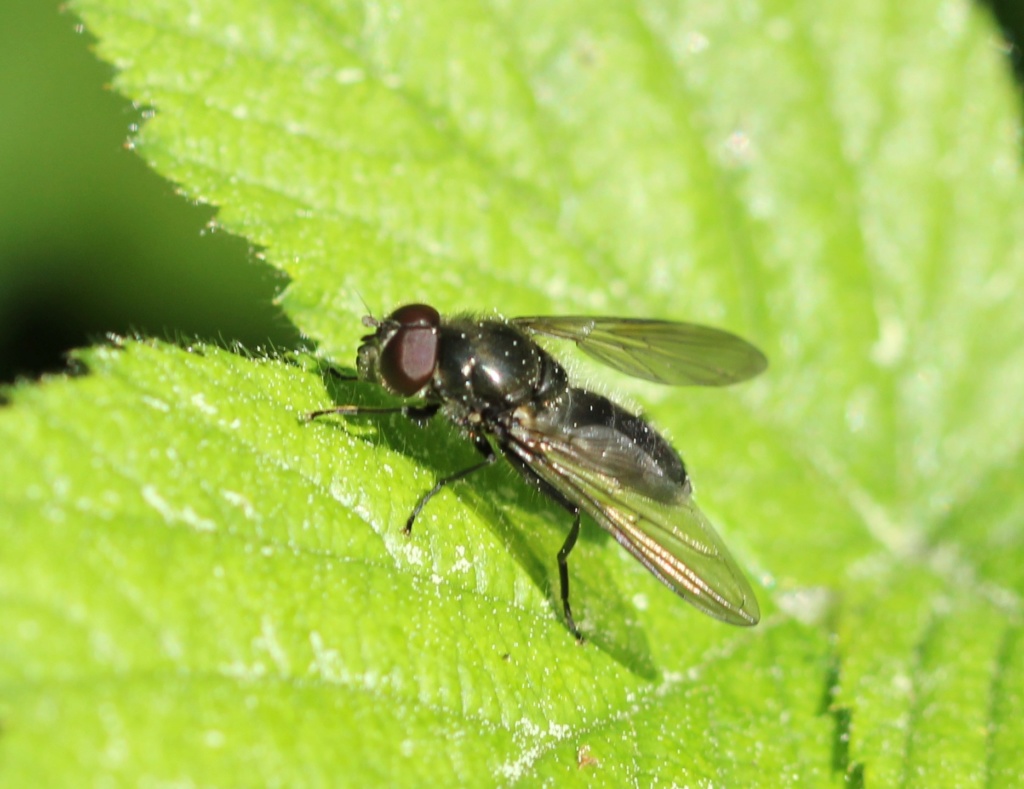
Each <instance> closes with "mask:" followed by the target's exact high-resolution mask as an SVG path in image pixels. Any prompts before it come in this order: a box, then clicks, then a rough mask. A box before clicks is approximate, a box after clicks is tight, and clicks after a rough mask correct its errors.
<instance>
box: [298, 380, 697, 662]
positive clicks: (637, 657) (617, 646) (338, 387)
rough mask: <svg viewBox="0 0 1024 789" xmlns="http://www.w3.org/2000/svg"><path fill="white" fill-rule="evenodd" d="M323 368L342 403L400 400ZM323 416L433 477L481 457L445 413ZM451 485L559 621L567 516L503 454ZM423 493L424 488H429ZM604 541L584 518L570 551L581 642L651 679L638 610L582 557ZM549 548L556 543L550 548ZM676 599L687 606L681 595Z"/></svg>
mask: <svg viewBox="0 0 1024 789" xmlns="http://www.w3.org/2000/svg"><path fill="white" fill-rule="evenodd" d="M321 372H322V373H323V374H324V379H325V383H326V386H327V390H328V392H329V393H330V397H331V399H332V400H333V401H334V402H335V403H337V404H339V405H359V406H367V407H382V406H392V405H396V404H401V401H396V400H395V399H394V398H391V397H389V396H388V395H387V394H386V393H384V392H383V391H382V390H381V389H380V388H379V387H376V386H373V385H372V384H367V383H364V382H358V381H352V380H345V379H344V378H342V377H340V376H345V375H351V374H353V371H351V370H343V371H339V372H338V373H337V374H336V373H335V371H334V368H331V367H329V366H328V365H326V364H324V365H323V366H322V369H321ZM318 421H321V420H318ZM322 421H323V422H324V423H325V424H330V425H331V426H332V427H335V428H336V429H338V430H343V431H345V432H347V433H349V434H351V435H354V436H357V437H358V438H360V439H362V440H365V441H367V442H369V443H372V444H374V445H379V446H384V447H387V448H388V449H390V450H392V451H394V452H399V453H401V454H403V455H405V456H407V457H409V458H411V459H412V460H414V461H416V463H418V464H420V465H422V466H424V467H425V468H427V469H429V470H430V472H431V473H432V474H433V475H434V477H436V478H440V477H444V476H447V475H449V474H452V473H453V472H456V471H459V470H460V469H464V468H467V467H469V466H472V465H474V464H475V463H478V462H479V460H480V456H479V454H478V453H477V452H476V451H475V450H474V448H473V445H472V443H471V442H470V441H469V440H468V439H466V438H465V437H463V436H462V435H460V433H459V431H458V429H456V428H455V427H454V426H453V425H452V424H451V423H449V422H448V421H447V420H446V419H445V418H444V417H443V416H436V417H434V418H433V419H430V420H429V421H427V422H425V423H423V424H418V423H417V422H415V421H414V420H412V419H410V418H409V417H406V416H403V415H402V414H400V413H398V414H367V415H360V416H327V417H323V418H322ZM448 490H449V492H450V494H453V495H455V496H456V497H458V499H459V501H460V502H461V503H462V505H463V506H465V507H467V508H468V509H471V510H472V511H474V512H475V513H476V514H477V515H478V516H479V517H480V519H481V520H483V521H485V522H486V523H488V524H490V525H491V528H492V529H493V531H494V532H495V533H496V534H497V536H498V538H499V539H500V541H501V542H502V544H503V545H504V546H505V548H506V550H508V552H509V553H510V554H512V556H513V557H514V558H515V560H516V561H517V562H518V563H519V565H520V566H521V567H522V568H523V569H524V570H525V571H526V573H527V574H528V575H529V576H530V579H531V580H532V581H533V583H534V584H536V586H537V587H538V588H539V589H542V590H544V593H545V595H546V596H547V598H548V600H549V601H550V605H551V608H552V611H553V612H554V613H555V615H556V616H557V617H558V619H559V620H560V621H561V620H562V604H561V600H560V598H559V582H558V564H557V559H556V554H557V550H558V547H559V546H560V544H561V540H562V539H564V537H565V535H567V534H568V533H569V529H570V527H571V526H572V519H571V516H569V515H568V513H566V512H565V510H564V509H562V508H561V507H560V506H559V505H558V504H556V503H555V502H553V501H549V500H548V499H547V498H545V497H544V496H543V495H542V494H541V493H540V492H538V491H537V490H535V489H534V488H533V487H532V486H530V485H529V484H528V483H527V482H526V481H525V480H524V479H523V478H522V477H521V476H520V474H519V473H518V472H517V471H516V470H515V469H514V468H512V466H511V465H510V464H509V463H508V462H507V461H504V460H500V459H499V461H498V462H496V463H495V464H494V465H493V466H491V467H489V468H485V469H483V470H481V471H480V472H478V473H475V474H473V475H471V476H470V477H468V478H467V479H464V480H460V481H459V482H456V483H453V484H452V485H451V486H449V488H448ZM422 493H426V488H425V489H424V490H423V491H422ZM443 495H447V494H443ZM435 503H436V502H430V503H428V505H427V509H425V510H424V516H426V515H428V514H429V508H430V507H431V506H434V504H435ZM516 512H522V513H528V514H529V516H530V519H531V520H533V519H534V518H536V519H539V520H543V521H546V522H548V523H551V524H552V528H553V532H554V533H555V539H554V541H552V539H551V536H550V535H546V536H545V537H544V540H543V543H544V547H541V541H540V540H539V539H538V538H536V537H534V536H532V535H531V534H530V533H529V532H528V531H527V530H526V528H525V527H524V525H523V523H522V522H520V521H519V520H517V519H516V517H515V513H516ZM420 520H421V521H423V523H422V524H420V521H417V523H416V524H414V525H413V528H412V534H411V537H410V539H416V535H417V533H418V532H419V531H421V530H422V529H424V528H429V525H428V521H427V519H426V518H425V517H421V519H420ZM403 526H404V522H396V523H395V524H394V528H395V530H396V531H398V530H401V529H402V527H403ZM606 542H611V540H610V539H609V537H608V535H607V534H606V533H605V532H604V531H603V530H602V529H601V528H600V527H599V526H598V525H597V524H596V523H594V522H593V521H592V520H590V519H589V518H588V517H586V516H584V518H583V526H582V531H581V533H580V540H579V542H578V543H577V545H576V548H575V550H574V551H573V553H572V554H571V555H570V557H569V572H570V594H571V599H572V605H573V612H574V613H575V614H576V616H577V619H578V623H579V624H580V626H581V629H582V630H583V633H584V638H585V643H584V645H583V648H597V649H601V650H603V651H604V652H606V653H607V654H609V655H610V656H611V657H612V658H614V659H615V660H616V661H617V662H618V663H619V664H621V665H622V666H623V667H625V668H626V669H628V670H629V671H631V672H633V673H634V674H636V675H637V676H640V677H642V678H644V679H646V680H654V679H655V678H656V677H657V669H656V667H655V665H654V661H653V658H652V657H651V651H650V645H649V643H648V641H647V635H646V633H645V632H644V630H643V629H642V628H641V627H640V626H639V624H638V623H637V622H636V620H635V618H634V614H633V612H634V610H635V609H634V608H633V606H632V604H631V602H630V601H629V599H628V598H627V596H626V594H625V593H624V592H622V591H621V590H620V589H618V588H617V587H616V584H615V582H614V580H613V579H612V577H611V574H610V573H609V572H608V570H607V568H606V567H605V565H604V564H603V563H602V562H598V561H587V556H588V554H590V555H591V556H592V555H593V550H592V549H593V547H594V544H595V543H596V544H601V543H606ZM548 546H553V547H550V549H549V547H548ZM614 549H615V548H614V547H608V548H602V550H614ZM651 583H652V588H654V587H658V586H660V584H658V582H657V581H656V580H655V579H653V578H652V579H651ZM665 591H666V593H667V594H670V592H668V591H667V590H665ZM679 604H680V605H685V603H684V602H683V601H682V600H680V601H679ZM564 630H565V638H566V639H568V640H572V639H573V636H572V634H571V633H570V632H569V629H568V626H565V627H564Z"/></svg>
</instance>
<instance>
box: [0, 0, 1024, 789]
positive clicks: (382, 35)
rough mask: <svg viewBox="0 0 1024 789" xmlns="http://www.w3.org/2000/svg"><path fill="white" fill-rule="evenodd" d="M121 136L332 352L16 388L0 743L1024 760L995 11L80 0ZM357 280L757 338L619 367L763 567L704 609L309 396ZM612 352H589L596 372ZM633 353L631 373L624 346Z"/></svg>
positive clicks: (55, 763) (1023, 321) (847, 762)
mask: <svg viewBox="0 0 1024 789" xmlns="http://www.w3.org/2000/svg"><path fill="white" fill-rule="evenodd" d="M73 7H74V9H75V10H76V11H77V12H78V13H80V14H81V16H82V18H83V19H84V21H85V22H86V24H87V26H88V27H89V29H90V30H91V31H92V32H93V33H94V34H95V35H96V36H97V37H98V43H97V49H98V51H99V54H100V55H101V56H102V57H104V58H105V59H107V60H109V61H110V62H112V63H114V64H115V65H116V66H117V68H118V70H119V73H118V77H117V82H116V84H117V87H118V88H119V89H120V90H121V91H123V92H124V93H125V94H126V95H128V96H130V97H132V98H133V99H134V100H136V101H137V102H139V103H141V104H143V105H147V106H151V107H153V108H154V110H155V115H154V117H153V118H152V119H151V120H150V121H149V122H148V123H147V124H146V125H145V126H144V128H143V129H142V131H141V133H140V135H139V137H138V139H137V141H136V145H137V148H138V150H139V151H140V153H141V155H142V156H143V157H144V158H145V159H146V160H147V161H149V162H150V163H151V164H152V165H153V166H154V167H155V168H156V169H157V170H158V171H159V172H160V173H162V174H163V175H165V176H166V177H168V178H170V179H171V180H173V181H174V182H176V183H178V184H180V185H181V188H182V190H183V191H184V192H185V193H186V194H187V195H189V196H190V197H192V198H194V199H197V200H202V201H208V202H211V203H213V204H215V205H218V206H220V208H221V211H220V214H219V221H220V222H221V223H222V224H223V226H224V227H225V228H227V229H228V230H231V231H233V232H235V233H238V234H240V235H243V236H245V237H247V238H248V239H250V240H251V241H252V242H254V243H255V244H258V245H260V246H261V247H262V248H263V249H264V250H265V254H266V256H267V259H268V260H269V261H270V262H271V263H273V264H275V265H278V266H280V267H281V268H282V269H284V270H285V271H286V272H287V273H288V274H289V275H290V277H291V284H290V286H289V288H288V290H287V292H286V293H285V294H284V297H283V306H284V308H285V310H286V311H287V313H288V314H289V315H290V316H291V318H292V319H293V320H294V322H295V324H296V325H297V326H298V327H299V328H300V329H301V330H302V331H303V332H304V333H305V334H306V335H307V336H309V337H310V338H312V339H313V340H315V341H316V343H317V352H316V355H315V356H313V355H309V354H292V355H281V356H279V357H275V358H250V357H247V356H245V355H242V354H239V353H234V352H230V351H227V350H221V349H217V348H215V347H212V346H209V345H195V346H193V347H191V348H190V349H182V348H178V347H175V346H172V345H167V344H163V343H157V342H147V341H124V342H122V343H120V344H118V345H117V346H116V347H101V348H94V349H91V350H87V351H84V352H82V353H81V355H80V360H81V362H82V363H83V364H84V365H85V366H86V367H87V369H88V375H85V376H81V377H69V378H63V379H54V380H50V381H47V382H44V383H43V384H42V385H38V386H36V385H28V384H24V385H20V386H18V387H17V388H15V389H14V390H13V391H12V392H11V393H10V398H11V400H12V403H11V405H10V406H9V407H8V408H6V409H4V410H3V411H2V412H0V435H3V437H4V439H5V443H6V444H7V445H8V449H7V451H5V452H4V453H3V454H2V455H0V474H2V477H3V479H4V480H5V483H6V484H5V487H4V489H3V492H2V493H0V530H2V531H0V544H2V545H3V549H2V550H0V599H2V601H3V602H2V604H0V632H3V633H5V634H8V637H7V638H5V639H3V641H2V645H0V672H2V673H0V688H3V690H2V695H0V776H2V777H3V778H4V779H6V780H5V781H4V782H5V783H9V784H12V785H26V784H30V783H41V782H45V783H50V784H53V783H63V784H70V783H80V782H82V780H83V778H85V779H86V780H90V781H93V782H96V781H99V780H100V779H102V778H104V777H113V778H114V779H116V780H119V781H121V782H124V783H155V782H169V781H178V782H186V781H187V782H190V783H203V784H235V785H239V784H241V785H251V784H287V785H294V784H300V783H314V782H324V783H326V782H332V783H333V782H346V783H351V784H358V785H365V784H367V783H371V782H372V783H385V782H387V783H401V784H406V785H424V784H427V783H428V782H438V781H444V782H445V783H446V784H451V783H455V782H457V783H459V784H471V785H494V784H516V783H518V784H522V785H536V784H539V783H542V782H546V783H550V784H558V785H564V784H567V783H575V784H583V783H586V784H587V785H592V784H604V785H609V786H620V785H623V784H640V785H648V784H671V783H673V782H674V783H677V784H704V783H709V784H710V783H714V784H723V785H736V786H743V785H755V784H758V785H771V786H777V785H783V784H787V783H800V784H810V785H820V784H823V783H827V782H832V783H842V782H844V781H846V782H849V783H851V784H854V785H859V784H862V783H864V782H866V781H870V782H871V783H874V784H878V785H892V784H896V783H908V784H909V783H919V784H920V785H924V786H931V785H937V784H940V783H941V784H949V785H963V786H971V785H988V784H994V785H1012V784H1013V783H1015V782H1020V780H1021V777H1022V776H1024V757H1022V756H1021V752H1020V750H1019V748H1018V743H1019V742H1020V741H1021V739H1022V736H1024V731H1022V726H1021V723H1020V721H1021V720H1022V719H1024V718H1022V714H1021V713H1022V711H1024V680H1022V679H1021V678H1022V677H1024V671H1022V669H1024V665H1022V664H1024V650H1022V639H1021V626H1020V625H1021V617H1020V595H1021V592H1022V591H1024V572H1022V570H1021V569H1020V568H1021V567H1022V562H1021V560H1022V558H1024V550H1022V539H1024V538H1022V536H1021V529H1020V526H1019V524H1020V522H1021V516H1022V515H1024V495H1022V492H1021V489H1020V485H1019V479H1020V474H1021V471H1022V470H1024V450H1022V441H1024V429H1022V421H1024V420H1022V419H1021V416H1020V413H1019V405H1018V400H1019V397H1018V396H1017V395H1018V393H1020V392H1021V391H1022V388H1024V342H1022V340H1024V295H1022V294H1024V282H1022V280H1024V259H1022V247H1021V244H1022V241H1021V239H1022V238H1024V235H1022V233H1021V232H1020V231H1021V227H1020V224H1021V220H1020V217H1021V216H1022V213H1021V207H1022V206H1021V188H1020V187H1021V178H1020V171H1019V165H1018V159H1019V149H1018V147H1017V146H1018V133H1019V129H1018V124H1017V115H1018V107H1017V106H1016V102H1015V94H1014V91H1013V88H1012V86H1011V85H1010V82H1009V78H1008V75H1007V67H1006V64H1005V63H1004V62H1003V61H1001V60H1000V58H999V55H998V53H997V52H996V51H995V49H994V48H993V47H992V46H991V38H992V36H993V31H992V27H991V24H990V23H989V22H988V20H986V19H984V18H982V17H981V16H980V15H979V14H978V13H977V12H976V11H975V10H974V9H973V7H972V6H969V5H967V4H965V3H957V2H951V3H946V4H942V5H939V6H936V5H935V4H933V3H925V2H922V1H921V0H912V2H910V3H901V4H898V5H893V4H891V3H882V2H880V1H879V0H868V2H862V3H854V4H832V5H830V6H828V7H822V6H821V5H820V4H810V3H797V2H774V3H771V2H769V3H763V4H760V5H757V6H751V5H749V4H733V3H674V2H654V1H653V0H651V1H650V2H636V3H632V4H625V3H623V4H607V3H598V2H594V3H580V2H572V3H570V2H565V3H553V2H544V3H516V4H511V3H492V4H483V5H482V4H470V3H455V2H433V3H429V4H428V3H406V4H401V3H394V4H389V5H379V4H373V5H370V4H367V5H359V4H350V5H347V6H344V7H342V6H341V5H340V4H329V3H326V2H302V3H296V2H284V1H283V0H249V2H243V1H242V0H234V1H233V2H229V1H225V0H222V1H221V2H217V3H213V2H209V3H201V2H195V3H192V4H191V5H190V6H189V7H187V8H183V7H182V5H181V4H180V3H171V2H166V0H164V1H163V2H161V1H159V0H141V2H140V0H133V1H132V2H130V3H129V2H127V0H76V2H74V3H73ZM360 294H361V296H362V298H365V299H366V301H367V302H368V304H369V306H370V307H371V308H372V309H373V310H374V311H375V312H380V311H384V310H388V309H391V308H393V307H394V306H396V305H398V304H400V303H402V302H407V301H415V300H425V301H428V302H430V303H433V304H436V305H437V306H438V307H439V308H441V309H442V310H445V311H450V310H457V309H475V310H482V311H489V310H492V309H496V310H501V311H503V312H506V313H507V314H522V313H538V312H545V311H555V310H557V311H563V312H581V311H592V312H602V313H621V314H631V315H646V316H661V317H673V318H679V319H689V320H701V321H705V322H710V323H714V324H717V325H721V326H725V327H727V328H730V329H733V330H735V331H738V332H740V333H742V334H744V335H745V336H748V337H750V338H752V339H754V340H755V341H756V342H757V343H758V344H759V345H761V346H762V347H764V348H765V350H766V351H767V352H768V355H769V357H770V358H771V361H772V367H771V369H770V370H769V373H768V375H766V376H764V377H762V378H761V379H760V380H759V381H757V382H755V383H753V384H751V385H748V386H744V387H741V388H738V389H737V390H736V391H729V392H706V391H703V392H702V391H695V392H679V391H671V390H664V389H661V390H659V389H656V388H655V387H651V386H647V385H644V384H641V383H638V382H630V381H624V380H622V379H616V380H615V381H614V386H615V388H616V390H619V389H621V390H622V391H624V392H628V393H629V394H630V395H632V396H633V397H635V398H637V399H638V400H639V401H641V402H642V403H643V405H644V407H645V410H646V411H647V412H648V413H650V415H651V416H652V418H653V419H654V420H655V421H656V423H657V424H658V425H659V426H661V427H664V428H665V429H666V431H667V432H668V433H670V434H671V435H672V437H673V440H674V442H675V443H676V444H677V446H679V447H680V448H681V450H682V451H683V453H684V456H685V457H686V458H687V461H688V463H689V465H690V467H691V469H692V471H693V474H694V476H695V478H696V480H697V484H698V488H699V500H700V502H701V505H702V507H703V508H704V509H706V510H707V511H708V513H709V514H710V515H711V516H712V518H713V520H714V521H715V522H716V523H717V524H718V525H719V526H720V527H721V530H722V532H723V534H724V535H725V536H726V538H727V541H728V542H729V544H730V546H732V547H733V549H734V551H735V553H736V555H737V557H738V559H739V561H740V563H741V564H742V565H743V566H745V567H747V568H748V569H749V571H750V573H751V577H752V578H754V579H755V582H756V583H755V586H756V587H757V588H758V590H759V593H760V596H761V602H762V610H763V611H764V614H765V617H764V620H763V621H762V624H761V625H760V626H759V627H758V628H756V629H753V630H741V629H735V628H729V627H726V626H724V625H721V624H720V623H717V622H714V621H711V620H709V619H707V618H705V617H701V616H700V615H699V614H697V613H696V612H695V611H694V610H693V609H691V608H689V607H688V606H686V605H685V604H683V603H682V602H680V601H679V600H678V599H677V598H675V597H673V596H672V595H671V594H670V593H669V592H667V591H666V590H664V589H663V588H662V587H661V586H660V585H659V584H658V583H657V582H656V581H655V580H654V579H652V578H651V577H650V576H649V575H647V574H646V573H645V571H644V570H643V568H641V567H640V566H639V565H637V564H636V563H635V562H632V560H630V559H629V557H627V556H626V555H625V554H624V552H622V551H621V550H620V549H619V548H618V547H617V546H616V545H615V544H614V542H613V541H612V540H609V539H607V538H606V537H605V536H604V535H602V534H593V533H592V532H596V531H597V529H596V528H594V527H593V525H592V524H590V529H589V532H590V533H585V536H584V539H583V540H581V542H580V544H579V545H578V546H577V549H576V550H575V551H574V552H573V556H572V562H571V571H572V575H573V595H574V603H575V604H576V605H577V606H578V607H579V609H580V612H581V615H582V616H581V619H582V623H581V624H582V626H583V629H584V631H585V632H586V633H587V634H588V636H589V640H588V642H587V643H586V644H585V645H584V646H582V647H579V646H577V645H576V643H575V642H574V640H573V639H572V638H571V636H570V635H569V634H568V632H567V631H566V629H565V627H564V624H563V623H562V622H561V619H560V616H559V613H558V604H557V602H556V599H555V598H556V597H557V593H553V591H552V586H553V584H554V585H555V587H557V573H556V571H555V567H554V555H555V552H556V551H557V550H558V547H559V545H560V544H561V542H562V540H563V539H564V535H565V532H566V529H567V527H568V523H567V522H566V520H567V519H566V517H565V516H564V513H562V512H561V511H560V510H559V509H558V508H557V507H554V506H552V505H551V504H549V503H548V502H546V501H544V500H543V499H541V498H540V497H539V496H537V495H536V494H535V493H533V492H531V491H530V490H528V489H526V486H524V485H523V484H522V483H521V482H520V481H519V480H518V479H517V478H516V477H515V475H514V474H513V473H512V471H510V470H509V469H507V468H498V467H496V468H492V469H489V470H487V471H486V472H483V473H481V474H480V475H477V476H474V477H473V478H472V481H470V482H467V483H464V484H461V485H459V486H455V487H453V488H452V489H451V490H450V491H447V492H445V493H444V494H442V495H441V496H439V497H437V498H436V499H435V500H434V501H432V502H431V503H430V505H429V509H428V510H426V511H425V512H424V515H423V517H422V518H421V520H419V521H417V525H416V529H415V530H414V532H413V534H412V535H411V536H410V537H409V538H406V537H404V536H403V535H402V534H401V524H402V523H403V522H404V519H405V517H406V516H407V514H408V512H409V510H410V508H411V506H412V505H413V504H414V502H415V501H416V500H417V498H418V496H419V495H420V494H421V493H422V491H424V490H425V489H427V488H429V486H430V485H431V484H432V482H433V480H434V479H435V478H436V477H437V476H439V475H441V474H444V473H450V472H451V471H454V470H457V469H459V468H462V467H464V466H465V465H468V464H469V463H470V462H472V460H473V453H472V451H471V448H469V447H468V446H467V445H466V442H465V441H464V440H463V439H461V438H460V437H459V436H458V435H457V434H456V433H455V432H454V431H453V430H452V429H451V428H449V427H448V426H446V425H445V424H442V423H440V422H438V423H437V424H430V425H429V426H427V427H424V428H420V427H417V426H416V425H414V424H411V423H409V422H408V421H407V420H403V419H402V418H400V417H394V418H384V419H378V420H369V419H348V420H343V419H339V420H335V421H333V422H331V421H324V422H318V423H315V424H306V423H303V421H302V420H301V418H300V417H301V415H302V414H303V413H304V412H306V411H309V410H311V409H314V408H319V407H325V406H327V405H329V404H330V403H331V402H366V403H379V402H384V399H383V398H382V396H381V395H380V393H378V392H373V391H371V388H370V387H367V386H365V385H361V384H353V383H346V382H340V381H334V380H332V379H331V378H330V377H329V376H327V377H325V376H324V374H323V364H322V363H321V360H323V359H329V360H333V361H336V362H339V363H341V364H342V365H344V366H349V365H350V364H351V360H352V358H353V353H354V350H355V347H356V346H357V344H358V338H359V336H360V334H361V333H362V332H363V330H362V329H361V328H360V326H359V323H358V318H359V316H360V314H361V313H362V312H363V311H364V308H363V307H362V305H361V302H360ZM586 369H587V370H590V369H591V368H586ZM606 380H608V381H610V380H611V379H610V378H606Z"/></svg>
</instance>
